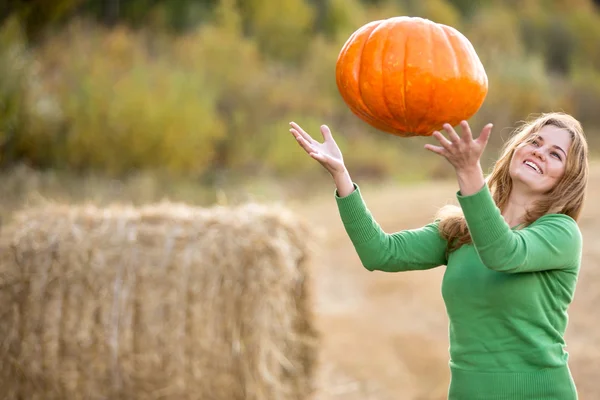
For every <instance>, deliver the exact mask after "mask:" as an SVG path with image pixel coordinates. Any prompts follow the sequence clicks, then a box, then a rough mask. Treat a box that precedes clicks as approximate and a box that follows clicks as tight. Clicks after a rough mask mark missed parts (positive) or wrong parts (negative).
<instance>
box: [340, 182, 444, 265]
mask: <svg viewBox="0 0 600 400" xmlns="http://www.w3.org/2000/svg"><path fill="white" fill-rule="evenodd" d="M354 188H355V190H354V191H353V192H352V193H351V194H350V195H348V196H346V197H339V195H338V193H337V191H336V193H335V199H336V202H337V206H338V210H339V214H340V217H341V219H342V223H343V225H344V228H345V229H346V232H347V234H348V236H349V237H350V240H351V241H352V244H353V245H354V248H355V250H356V252H357V254H358V256H359V258H360V260H361V262H362V264H363V266H364V267H365V268H366V269H368V270H370V271H374V270H380V271H386V272H399V271H410V270H424V269H431V268H434V267H437V266H440V265H444V264H445V263H446V262H447V260H446V241H445V240H444V239H443V238H442V237H441V236H440V234H439V231H438V226H437V222H432V223H430V224H427V225H425V226H423V227H422V228H418V229H411V230H403V231H399V232H395V233H392V234H388V233H386V232H384V231H383V230H382V229H381V227H380V225H379V224H378V223H377V221H375V219H374V218H373V216H372V214H371V212H370V211H369V209H368V208H367V206H366V204H365V202H364V200H363V198H362V196H361V193H360V188H359V187H358V185H356V184H354ZM406 212H410V210H406Z"/></svg>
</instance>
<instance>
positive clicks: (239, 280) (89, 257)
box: [0, 203, 316, 400]
mask: <svg viewBox="0 0 600 400" xmlns="http://www.w3.org/2000/svg"><path fill="white" fill-rule="evenodd" d="M309 237H310V231H309V229H308V228H307V226H306V225H305V224H302V223H301V221H299V220H297V219H296V218H295V217H294V216H293V215H292V214H290V213H289V212H286V211H285V210H281V209H278V208H273V207H266V206H259V205H253V204H247V205H244V206H238V207H230V208H226V207H214V208H210V209H201V208H191V207H186V206H183V205H176V204H167V203H162V204H160V205H154V206H147V207H143V208H133V207H116V206H115V207H109V208H96V207H94V206H81V207H66V206H60V205H47V206H45V207H41V208H37V209H34V210H29V211H23V212H21V213H19V214H17V215H15V216H14V218H13V219H12V221H11V223H10V224H9V225H6V226H4V227H3V229H2V232H1V235H0V273H1V275H0V279H1V290H0V337H1V338H2V342H1V349H0V351H1V353H0V354H1V357H2V361H1V363H0V388H1V389H2V393H3V398H4V399H8V400H10V399H28V400H35V399H48V400H53V399H65V400H66V399H69V400H71V399H111V400H113V399H114V400H118V399H128V400H129V399H131V400H133V399H164V400H168V399H207V400H208V399H231V400H234V399H252V400H261V399H294V400H299V399H304V398H306V396H307V395H308V394H309V393H310V390H311V386H312V382H311V378H312V375H313V371H314V363H315V351H316V347H315V339H316V334H315V331H314V329H313V325H312V319H311V317H312V315H311V312H310V309H311V305H310V292H309V282H308V279H307V265H308V263H309V261H310V257H309V255H310V252H311V249H310V247H309V244H308V243H310V240H307V239H308V238H309Z"/></svg>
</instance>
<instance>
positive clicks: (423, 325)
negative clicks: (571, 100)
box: [296, 164, 600, 400]
mask: <svg viewBox="0 0 600 400" xmlns="http://www.w3.org/2000/svg"><path fill="white" fill-rule="evenodd" d="M358 183H359V184H360V185H361V190H362V192H363V195H364V197H365V199H366V202H367V205H368V206H369V208H370V209H371V211H372V212H373V214H374V216H375V218H376V219H377V220H378V222H379V223H380V224H381V226H382V227H383V229H384V230H386V231H388V232H393V231H396V230H400V229H408V228H415V227H418V226H421V225H423V224H424V223H426V222H429V221H430V220H431V218H432V216H433V214H434V212H435V211H436V209H437V208H438V207H440V206H441V205H443V204H445V203H447V202H454V194H455V191H456V184H455V183H454V182H449V183H439V184H438V183H424V184H419V185H417V186H412V187H398V186H388V187H383V186H375V185H369V184H368V182H358ZM589 187H590V190H589V196H588V200H587V205H586V207H585V212H584V215H583V217H582V219H581V222H580V224H581V229H582V231H583V235H584V258H583V260H584V263H583V266H582V271H581V275H580V281H579V284H578V289H577V292H576V297H575V301H574V303H573V305H572V307H571V312H570V322H569V326H568V330H567V344H568V351H569V352H570V357H571V358H570V359H571V361H570V366H571V370H572V373H573V375H574V378H575V381H576V384H577V386H578V389H579V394H580V399H582V400H593V399H598V398H600V385H599V384H598V378H599V377H600V319H599V318H598V305H599V304H600V210H599V209H598V208H596V205H597V204H598V203H599V202H600V164H594V166H593V168H592V175H591V181H590V186H589ZM319 192H325V193H324V195H323V196H322V197H319V198H318V199H317V198H315V199H313V200H312V201H311V202H310V203H307V204H304V205H297V206H296V209H297V210H298V211H299V212H300V213H302V214H303V215H305V216H306V218H308V219H310V220H312V221H314V223H315V224H317V225H318V226H320V227H322V228H323V229H324V232H323V233H324V242H323V243H322V245H323V246H322V247H323V249H324V251H323V252H322V254H320V263H319V264H318V267H317V269H316V270H315V271H314V272H313V276H314V281H315V285H316V288H317V290H316V293H317V305H316V306H317V311H318V313H317V315H318V324H319V328H320V330H321V331H322V334H323V346H322V349H321V352H322V375H321V382H320V386H321V392H320V393H319V395H318V397H317V399H318V400H334V399H335V400H341V399H345V400H354V399H356V400H358V399H361V400H367V399H372V400H388V399H390V400H391V399H396V400H442V399H445V398H446V391H447V385H448V380H449V372H448V367H447V363H448V353H447V349H448V340H447V318H446V313H445V309H444V304H443V301H442V298H441V293H440V285H441V280H442V275H443V273H444V268H443V267H442V268H438V269H435V270H431V271H425V272H406V273H400V274H385V273H381V272H369V271H367V270H365V269H364V268H363V267H362V266H361V264H360V261H359V259H358V257H357V256H356V254H355V253H354V250H353V248H352V244H351V242H350V240H349V239H348V238H347V236H346V234H345V232H344V228H343V226H342V224H341V222H340V220H339V217H338V214H337V208H336V205H335V201H334V199H333V197H332V196H330V195H331V194H332V193H333V191H332V190H331V193H330V191H329V190H328V188H327V187H325V188H324V189H323V187H322V186H321V188H320V189H319Z"/></svg>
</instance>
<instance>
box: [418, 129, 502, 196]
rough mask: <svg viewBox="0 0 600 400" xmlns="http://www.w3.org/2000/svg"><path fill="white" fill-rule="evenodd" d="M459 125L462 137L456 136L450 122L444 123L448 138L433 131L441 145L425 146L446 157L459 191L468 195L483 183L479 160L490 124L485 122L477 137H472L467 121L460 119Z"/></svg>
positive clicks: (488, 133) (487, 136)
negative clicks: (454, 175) (453, 171)
mask: <svg viewBox="0 0 600 400" xmlns="http://www.w3.org/2000/svg"><path fill="white" fill-rule="evenodd" d="M460 126H461V127H462V130H463V134H462V137H460V136H458V134H457V133H456V131H455V130H454V129H453V128H452V126H451V125H450V124H444V130H446V132H448V136H449V137H450V139H449V140H448V139H446V137H444V135H442V134H441V133H440V132H438V131H435V132H433V137H435V138H436V139H437V140H438V141H439V142H440V144H441V146H433V145H431V144H426V145H425V148H426V149H427V150H431V151H432V152H434V153H436V154H439V155H442V156H444V157H446V160H448V162H449V163H450V164H452V166H453V167H454V170H455V171H456V178H457V179H458V186H459V188H460V193H461V194H462V195H463V196H469V195H472V194H474V193H477V192H478V191H479V190H480V189H481V188H482V187H483V185H485V179H484V177H483V172H482V170H481V163H480V161H479V160H480V158H481V155H482V154H483V150H485V146H486V145H487V142H488V139H489V138H490V133H491V131H492V124H487V125H486V126H485V127H484V128H483V130H482V131H481V134H480V135H479V137H478V138H477V139H473V135H472V134H471V128H470V127H469V124H468V123H467V121H462V122H461V123H460Z"/></svg>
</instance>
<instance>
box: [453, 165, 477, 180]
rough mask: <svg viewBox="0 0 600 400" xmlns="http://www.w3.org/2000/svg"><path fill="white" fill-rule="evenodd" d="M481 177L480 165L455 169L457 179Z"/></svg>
mask: <svg viewBox="0 0 600 400" xmlns="http://www.w3.org/2000/svg"><path fill="white" fill-rule="evenodd" d="M479 174H482V175H483V169H482V168H481V164H480V163H477V164H475V165H470V166H468V167H462V168H460V169H456V175H458V176H459V177H469V176H473V175H479Z"/></svg>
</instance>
